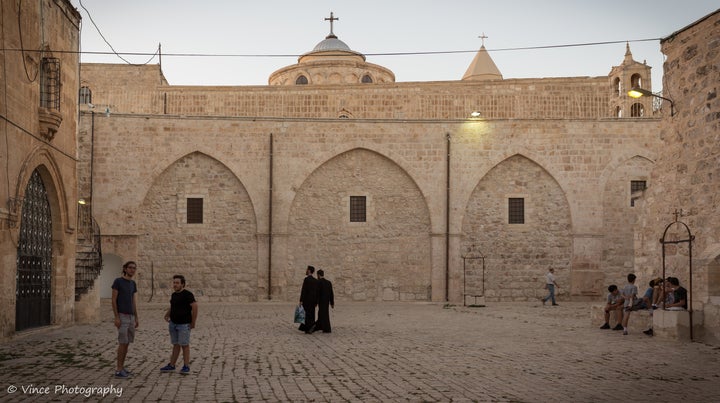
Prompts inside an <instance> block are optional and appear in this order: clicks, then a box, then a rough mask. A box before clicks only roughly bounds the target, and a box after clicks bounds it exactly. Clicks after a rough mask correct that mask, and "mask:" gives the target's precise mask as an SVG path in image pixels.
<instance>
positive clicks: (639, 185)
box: [630, 181, 647, 207]
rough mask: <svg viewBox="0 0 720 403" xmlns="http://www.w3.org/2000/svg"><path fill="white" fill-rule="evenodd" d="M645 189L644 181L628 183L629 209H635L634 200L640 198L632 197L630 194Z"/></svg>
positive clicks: (645, 183)
mask: <svg viewBox="0 0 720 403" xmlns="http://www.w3.org/2000/svg"><path fill="white" fill-rule="evenodd" d="M645 189H647V182H646V181H630V207H635V199H638V198H640V196H636V197H633V195H632V194H633V193H635V192H641V191H643V190H645Z"/></svg>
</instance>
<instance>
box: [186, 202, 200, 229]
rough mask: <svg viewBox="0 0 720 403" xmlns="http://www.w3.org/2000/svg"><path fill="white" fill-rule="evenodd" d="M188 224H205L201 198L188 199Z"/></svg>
mask: <svg viewBox="0 0 720 403" xmlns="http://www.w3.org/2000/svg"><path fill="white" fill-rule="evenodd" d="M187 223H188V224H202V223H203V199H202V198H201V197H188V199H187Z"/></svg>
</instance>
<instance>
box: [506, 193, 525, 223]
mask: <svg viewBox="0 0 720 403" xmlns="http://www.w3.org/2000/svg"><path fill="white" fill-rule="evenodd" d="M508 223H509V224H525V199H524V198H522V197H511V198H509V199H508Z"/></svg>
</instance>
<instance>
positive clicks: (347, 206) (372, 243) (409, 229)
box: [279, 148, 442, 301]
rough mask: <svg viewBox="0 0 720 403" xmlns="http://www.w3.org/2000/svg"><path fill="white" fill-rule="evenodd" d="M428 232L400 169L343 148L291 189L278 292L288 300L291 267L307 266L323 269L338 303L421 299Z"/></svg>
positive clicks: (294, 272)
mask: <svg viewBox="0 0 720 403" xmlns="http://www.w3.org/2000/svg"><path fill="white" fill-rule="evenodd" d="M430 234H431V230H430V210H429V208H428V206H427V202H426V200H425V197H424V196H423V194H422V192H421V190H420V188H419V187H418V185H417V184H416V182H415V181H414V180H413V178H412V177H411V176H410V175H409V174H408V173H407V172H406V171H405V169H403V168H402V167H401V166H400V165H399V164H398V163H396V162H395V161H393V160H391V159H390V158H388V157H386V156H384V155H382V154H380V153H378V152H376V151H372V150H369V149H365V148H355V149H351V150H348V151H345V152H343V153H341V154H339V155H336V156H335V157H333V158H330V159H329V160H327V161H326V162H324V163H323V164H321V165H320V166H318V167H317V168H316V169H315V170H314V171H313V172H312V173H311V174H310V175H309V176H308V177H307V178H306V179H305V180H304V181H303V183H302V185H301V186H299V188H298V190H297V192H296V195H295V197H294V199H293V201H292V204H291V206H290V211H289V218H288V231H287V245H288V246H287V248H286V250H285V251H284V253H286V257H287V269H286V271H284V272H283V273H282V276H283V277H284V279H282V282H283V285H282V287H279V288H283V289H286V290H287V291H286V292H285V295H283V298H284V299H285V300H296V297H297V294H296V293H297V290H299V289H300V287H301V283H302V281H303V277H304V276H302V275H301V273H300V272H299V271H298V268H299V267H303V268H304V267H305V266H307V265H315V267H317V268H326V269H327V272H328V273H327V276H328V278H329V279H331V281H332V282H333V290H334V292H335V297H336V298H337V299H340V300H351V301H429V300H431V298H432V292H433V290H432V273H431V271H432V265H431V261H432V256H431V249H432V248H431V247H432V244H431V235H430ZM299 274H300V275H299ZM441 292H442V291H441Z"/></svg>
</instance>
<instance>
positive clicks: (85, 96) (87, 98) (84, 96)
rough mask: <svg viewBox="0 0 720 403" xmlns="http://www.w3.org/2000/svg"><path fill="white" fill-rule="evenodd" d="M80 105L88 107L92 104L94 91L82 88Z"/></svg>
mask: <svg viewBox="0 0 720 403" xmlns="http://www.w3.org/2000/svg"><path fill="white" fill-rule="evenodd" d="M79 98H80V104H81V105H86V104H91V103H92V91H90V88H89V87H80V97H79Z"/></svg>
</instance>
